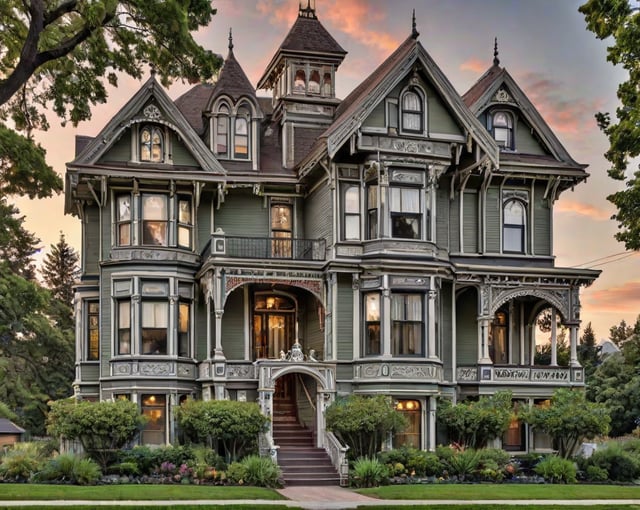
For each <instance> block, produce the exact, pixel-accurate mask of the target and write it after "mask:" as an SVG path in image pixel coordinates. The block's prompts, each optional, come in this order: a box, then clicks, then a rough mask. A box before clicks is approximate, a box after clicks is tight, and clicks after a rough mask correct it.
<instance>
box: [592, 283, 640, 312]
mask: <svg viewBox="0 0 640 510" xmlns="http://www.w3.org/2000/svg"><path fill="white" fill-rule="evenodd" d="M582 301H583V303H585V305H586V306H588V307H589V308H590V309H593V310H597V312H599V313H600V312H612V313H613V312H615V313H617V314H618V315H622V314H637V313H638V310H640V281H631V282H627V283H624V284H623V285H622V286H620V287H610V288H608V289H601V290H591V289H586V290H585V291H584V294H583V297H582Z"/></svg>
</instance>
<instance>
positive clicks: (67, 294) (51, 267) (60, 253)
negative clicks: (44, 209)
mask: <svg viewBox="0 0 640 510" xmlns="http://www.w3.org/2000/svg"><path fill="white" fill-rule="evenodd" d="M78 260H79V257H78V253H77V252H76V251H75V250H74V249H73V248H72V247H71V246H69V244H67V241H66V239H65V237H64V234H63V233H62V232H60V240H59V241H58V243H57V244H52V245H51V251H50V252H49V253H47V255H46V256H45V258H44V261H43V264H42V267H41V269H40V271H41V273H42V279H43V280H44V282H45V284H46V287H47V288H48V289H49V291H50V292H51V295H52V296H53V300H54V301H53V303H52V304H53V306H52V310H51V316H52V317H53V318H55V320H56V322H57V323H58V325H59V326H60V327H62V328H67V329H68V328H72V327H73V285H74V282H75V278H76V276H77V274H78Z"/></svg>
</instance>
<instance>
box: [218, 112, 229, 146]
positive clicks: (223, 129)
mask: <svg viewBox="0 0 640 510" xmlns="http://www.w3.org/2000/svg"><path fill="white" fill-rule="evenodd" d="M216 154H218V156H228V155H229V108H228V107H227V105H221V106H220V107H219V108H218V117H217V118H216Z"/></svg>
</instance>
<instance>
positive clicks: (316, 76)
mask: <svg viewBox="0 0 640 510" xmlns="http://www.w3.org/2000/svg"><path fill="white" fill-rule="evenodd" d="M309 92H310V93H312V94H319V93H320V73H319V72H318V71H315V70H314V71H311V76H310V77H309Z"/></svg>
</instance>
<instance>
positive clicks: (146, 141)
mask: <svg viewBox="0 0 640 510" xmlns="http://www.w3.org/2000/svg"><path fill="white" fill-rule="evenodd" d="M140 161H151V130H150V129H149V128H148V127H145V128H143V129H142V131H141V132H140Z"/></svg>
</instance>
